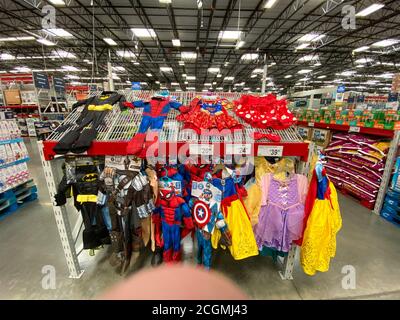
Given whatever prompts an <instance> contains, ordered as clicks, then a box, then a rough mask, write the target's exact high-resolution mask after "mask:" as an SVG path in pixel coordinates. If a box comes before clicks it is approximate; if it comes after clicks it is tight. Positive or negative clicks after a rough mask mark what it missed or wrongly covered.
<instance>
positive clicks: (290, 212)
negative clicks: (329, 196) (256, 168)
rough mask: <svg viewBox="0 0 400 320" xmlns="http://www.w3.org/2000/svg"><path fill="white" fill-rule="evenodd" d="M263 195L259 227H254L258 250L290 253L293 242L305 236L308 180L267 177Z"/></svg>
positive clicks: (264, 178) (300, 177) (265, 176)
mask: <svg viewBox="0 0 400 320" xmlns="http://www.w3.org/2000/svg"><path fill="white" fill-rule="evenodd" d="M262 193H263V194H262V201H261V210H260V214H259V218H258V224H257V225H256V226H255V227H254V229H255V236H256V241H257V245H258V248H259V250H262V248H263V247H264V246H265V247H268V248H273V249H275V250H278V251H281V252H288V251H289V250H290V248H291V245H292V242H293V241H294V240H297V239H299V238H300V237H301V233H302V227H303V219H304V201H305V198H306V194H307V177H305V176H303V175H299V174H294V175H292V176H291V177H289V178H287V179H286V180H284V181H280V180H278V179H276V178H275V177H274V175H273V174H266V175H264V177H263V179H262Z"/></svg>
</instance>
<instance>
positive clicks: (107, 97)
mask: <svg viewBox="0 0 400 320" xmlns="http://www.w3.org/2000/svg"><path fill="white" fill-rule="evenodd" d="M117 102H119V105H120V108H122V109H123V108H124V106H123V105H124V102H125V97H124V96H123V95H120V94H118V93H116V92H108V91H104V92H103V93H102V94H101V95H100V96H94V97H91V98H88V99H86V100H82V101H78V102H77V103H75V104H74V105H73V109H75V108H78V107H80V106H83V110H82V112H81V114H80V115H79V117H78V119H77V120H76V122H75V123H73V124H69V125H62V126H60V127H58V128H57V131H58V132H64V131H67V130H70V129H71V128H72V129H71V130H70V131H69V132H67V133H66V134H65V135H64V136H63V137H62V138H61V139H60V141H59V142H58V143H57V144H56V145H55V147H54V148H53V150H54V152H55V153H57V154H65V153H68V152H70V151H71V152H73V153H82V152H85V151H86V150H88V149H89V147H90V145H91V144H92V141H93V140H94V139H96V135H97V130H98V128H99V127H100V126H101V125H102V124H103V121H104V118H105V117H106V115H107V114H108V112H109V111H111V110H112V109H113V105H114V104H116V103H117ZM75 124H76V125H77V127H74V126H75ZM89 125H90V127H88V126H89Z"/></svg>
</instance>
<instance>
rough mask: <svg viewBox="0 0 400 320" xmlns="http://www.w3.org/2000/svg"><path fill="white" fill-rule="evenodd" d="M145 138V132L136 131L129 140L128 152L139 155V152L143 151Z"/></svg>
mask: <svg viewBox="0 0 400 320" xmlns="http://www.w3.org/2000/svg"><path fill="white" fill-rule="evenodd" d="M145 139H146V134H145V133H136V134H135V136H134V137H133V138H132V139H131V140H130V141H129V142H128V145H127V147H126V153H127V154H132V155H137V154H138V153H140V152H142V150H143V144H144V140H145Z"/></svg>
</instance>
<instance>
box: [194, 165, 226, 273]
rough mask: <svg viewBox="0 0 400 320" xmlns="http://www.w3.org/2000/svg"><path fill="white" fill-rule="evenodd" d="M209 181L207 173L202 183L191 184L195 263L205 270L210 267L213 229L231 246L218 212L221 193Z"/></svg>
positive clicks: (222, 219)
mask: <svg viewBox="0 0 400 320" xmlns="http://www.w3.org/2000/svg"><path fill="white" fill-rule="evenodd" d="M211 179H212V176H211V173H208V174H207V175H206V177H205V179H204V181H200V182H197V181H193V182H192V195H193V196H194V197H195V198H196V200H195V201H194V203H193V205H192V213H193V218H194V221H195V225H196V238H197V246H198V251H197V263H198V264H203V265H204V267H205V268H206V269H210V267H211V252H212V248H211V246H212V245H211V235H212V234H213V232H214V229H215V228H217V229H219V230H220V231H221V232H222V235H223V239H224V244H225V245H227V246H230V245H231V244H232V243H231V236H230V234H229V231H228V226H227V225H226V222H225V219H224V216H223V214H222V212H221V211H220V202H221V194H222V192H221V191H220V190H218V189H217V188H215V187H214V186H212V184H211Z"/></svg>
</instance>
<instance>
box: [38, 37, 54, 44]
mask: <svg viewBox="0 0 400 320" xmlns="http://www.w3.org/2000/svg"><path fill="white" fill-rule="evenodd" d="M36 41H37V42H40V43H41V44H44V45H45V46H55V45H56V44H55V43H54V42H52V41H50V40H47V39H44V38H39V39H36Z"/></svg>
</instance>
